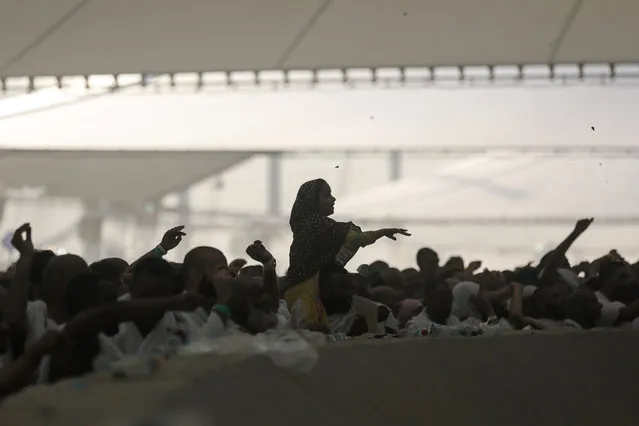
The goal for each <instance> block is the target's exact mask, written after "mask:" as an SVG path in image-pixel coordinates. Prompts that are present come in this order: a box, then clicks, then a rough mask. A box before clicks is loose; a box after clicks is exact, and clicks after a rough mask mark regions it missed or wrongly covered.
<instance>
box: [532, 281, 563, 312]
mask: <svg viewBox="0 0 639 426" xmlns="http://www.w3.org/2000/svg"><path fill="white" fill-rule="evenodd" d="M570 294H571V289H570V287H568V285H566V284H564V283H561V282H558V283H555V284H552V285H547V286H543V287H540V288H538V289H537V290H536V291H535V292H534V293H533V295H532V297H531V299H532V300H531V302H532V304H533V309H534V315H533V316H535V317H537V318H546V319H553V320H558V321H559V320H563V319H564V303H565V302H566V300H567V299H568V297H570Z"/></svg>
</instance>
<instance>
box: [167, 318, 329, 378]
mask: <svg viewBox="0 0 639 426" xmlns="http://www.w3.org/2000/svg"><path fill="white" fill-rule="evenodd" d="M318 334H319V333H299V332H297V331H295V330H286V329H280V330H269V331H268V332H266V333H261V334H258V335H255V336H252V335H249V334H234V335H230V336H225V337H221V338H218V339H212V340H198V341H195V342H193V343H190V344H188V345H186V346H183V347H182V348H181V349H180V350H179V352H178V353H179V354H180V355H199V354H219V355H231V354H237V355H264V356H266V357H268V358H269V359H270V360H271V361H272V362H273V364H274V365H275V366H277V367H280V368H283V369H286V370H289V371H294V372H298V373H306V372H308V371H310V370H311V369H312V368H313V367H314V366H315V364H316V363H317V360H318V359H319V353H318V352H317V350H316V349H315V347H314V346H317V345H320V344H323V343H324V342H325V341H326V337H325V336H323V335H318Z"/></svg>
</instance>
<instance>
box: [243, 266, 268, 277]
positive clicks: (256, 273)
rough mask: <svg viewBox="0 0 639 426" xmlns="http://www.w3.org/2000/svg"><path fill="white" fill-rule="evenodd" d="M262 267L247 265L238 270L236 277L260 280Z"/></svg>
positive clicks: (262, 273)
mask: <svg viewBox="0 0 639 426" xmlns="http://www.w3.org/2000/svg"><path fill="white" fill-rule="evenodd" d="M263 275H264V267H263V266H262V265H248V266H245V267H243V268H242V269H240V272H239V274H238V277H242V278H262V276H263Z"/></svg>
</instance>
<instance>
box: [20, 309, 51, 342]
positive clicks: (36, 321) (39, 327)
mask: <svg viewBox="0 0 639 426" xmlns="http://www.w3.org/2000/svg"><path fill="white" fill-rule="evenodd" d="M26 316H27V318H26V319H27V336H26V342H25V343H26V345H25V346H26V347H31V346H32V345H33V344H34V343H35V342H37V341H38V340H40V339H41V338H42V336H44V334H45V333H46V332H47V330H48V329H49V328H50V327H51V328H53V329H56V327H57V324H56V323H55V321H53V320H52V319H50V318H49V317H48V314H47V304H46V303H44V301H42V300H36V301H33V302H27V309H26Z"/></svg>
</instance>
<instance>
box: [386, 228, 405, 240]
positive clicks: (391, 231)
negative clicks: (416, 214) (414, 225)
mask: <svg viewBox="0 0 639 426" xmlns="http://www.w3.org/2000/svg"><path fill="white" fill-rule="evenodd" d="M382 234H383V235H384V236H385V237H386V238H390V239H391V240H393V241H396V240H397V237H396V235H398V234H399V235H404V236H406V237H410V236H411V234H410V233H409V232H408V231H407V230H406V229H401V228H386V229H382Z"/></svg>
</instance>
